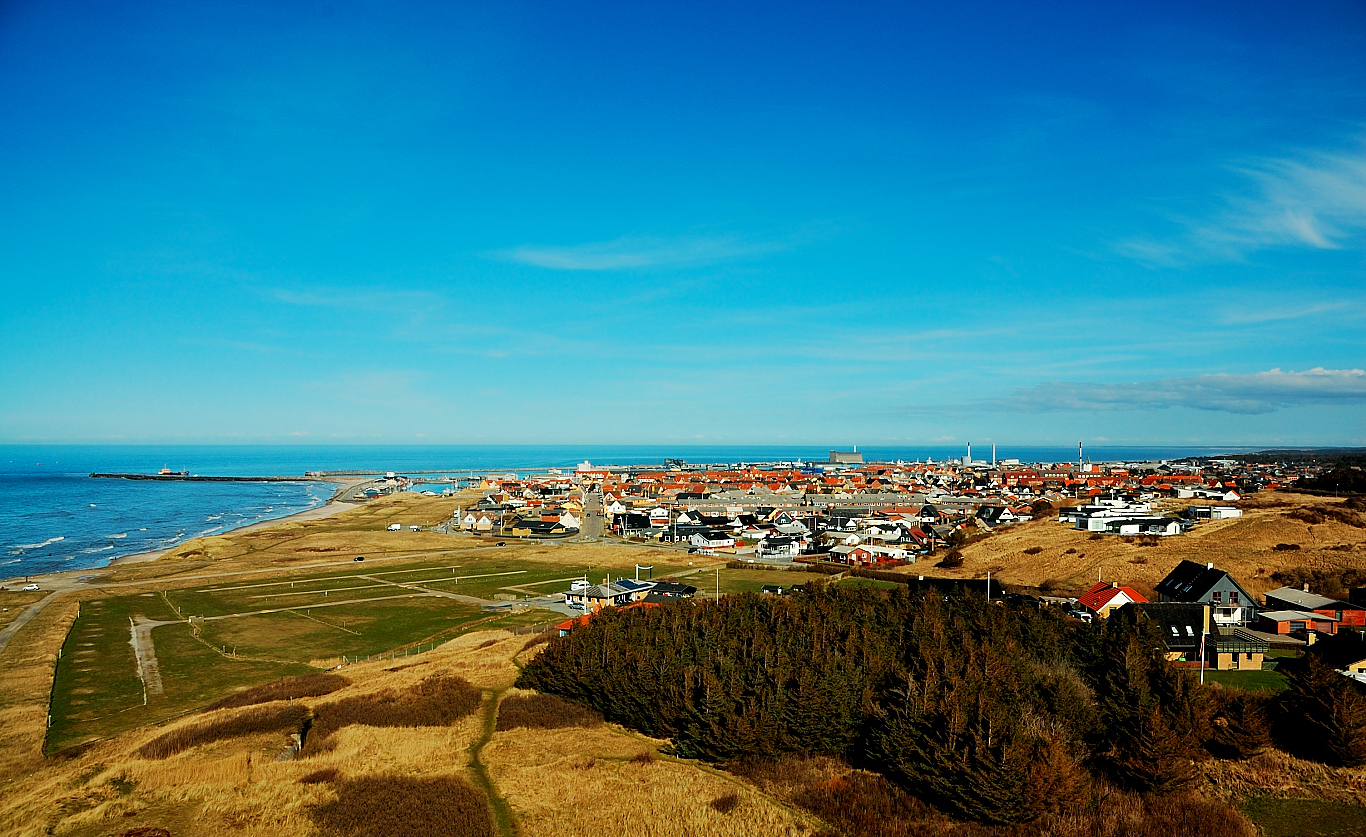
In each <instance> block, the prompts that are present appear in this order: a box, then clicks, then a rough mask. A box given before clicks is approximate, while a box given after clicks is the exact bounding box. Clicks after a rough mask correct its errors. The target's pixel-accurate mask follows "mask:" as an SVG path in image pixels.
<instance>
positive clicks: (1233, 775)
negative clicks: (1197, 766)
mask: <svg viewBox="0 0 1366 837" xmlns="http://www.w3.org/2000/svg"><path fill="white" fill-rule="evenodd" d="M1205 773H1206V776H1207V778H1208V779H1209V788H1210V792H1211V793H1212V794H1213V795H1215V796H1219V797H1221V798H1224V799H1235V798H1245V797H1251V796H1276V797H1289V798H1297V799H1326V800H1330V801H1333V802H1346V803H1351V804H1354V805H1366V767H1330V766H1328V765H1325V764H1319V763H1318V762H1312V761H1305V760H1304V759H1298V758H1295V757H1294V756H1292V755H1289V754H1287V753H1283V752H1281V751H1280V750H1267V751H1266V752H1264V753H1262V754H1260V755H1257V756H1253V757H1252V758H1250V759H1247V760H1246V761H1212V762H1209V763H1208V764H1207V765H1206V766H1205Z"/></svg>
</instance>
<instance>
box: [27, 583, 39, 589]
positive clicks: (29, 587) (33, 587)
mask: <svg viewBox="0 0 1366 837" xmlns="http://www.w3.org/2000/svg"><path fill="white" fill-rule="evenodd" d="M24 589H25V590H38V589H41V588H39V587H38V585H36V584H25V585H24Z"/></svg>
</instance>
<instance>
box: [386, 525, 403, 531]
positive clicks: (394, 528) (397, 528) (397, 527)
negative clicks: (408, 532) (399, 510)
mask: <svg viewBox="0 0 1366 837" xmlns="http://www.w3.org/2000/svg"><path fill="white" fill-rule="evenodd" d="M402 529H403V525H402V524H400V523H390V524H389V531H390V532H398V531H401V530H402Z"/></svg>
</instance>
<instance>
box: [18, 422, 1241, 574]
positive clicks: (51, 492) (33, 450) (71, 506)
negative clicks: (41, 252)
mask: <svg viewBox="0 0 1366 837" xmlns="http://www.w3.org/2000/svg"><path fill="white" fill-rule="evenodd" d="M1240 450H1246V449H1243V448H1236V447H1222V448H1212V447H1194V446H1192V447H1180V448H1176V447H1170V448H1165V447H1164V448H1155V447H1109V448H1100V447H1097V448H1093V449H1089V450H1088V454H1089V456H1090V457H1091V458H1093V459H1094V460H1095V461H1105V460H1153V459H1175V458H1180V457H1185V456H1199V455H1214V454H1218V453H1230V452H1238V451H1240ZM863 451H864V452H865V454H866V456H867V458H868V459H869V460H870V461H871V460H879V461H896V460H898V459H900V460H904V461H915V460H924V459H926V458H932V459H934V460H936V461H943V460H945V459H949V458H952V457H961V456H962V455H963V452H964V450H963V448H962V447H961V446H958V445H954V446H924V447H867V448H863ZM828 452H829V451H828V448H817V447H812V446H732V445H708V446H703V445H676V446H665V445H468V446H449V445H447V446H438V445H432V446H418V445H408V446H328V445H288V446H286V445H278V446H275V445H243V446H228V445H8V446H0V496H3V498H4V502H3V503H0V578H18V577H22V576H24V575H38V574H42V573H47V572H53V571H60V570H77V569H93V568H98V567H104V566H107V565H108V563H109V561H110V559H112V558H119V557H123V556H127V555H134V554H137V553H141V552H150V551H153V550H159V549H166V548H167V547H170V546H174V545H175V544H178V543H181V542H183V541H186V540H189V539H191V538H195V537H200V536H203V535H211V534H220V533H223V532H227V531H231V530H233V529H238V528H241V527H242V526H247V525H250V524H252V523H257V522H260V521H263V520H272V519H275V518H280V517H286V516H288V515H291V514H294V513H296V512H300V511H303V510H305V509H309V508H314V507H316V506H320V505H323V504H324V503H326V502H327V500H328V498H329V497H331V496H332V494H333V492H334V491H335V489H336V485H334V484H332V483H326V482H308V481H300V482H289V483H248V482H243V483H205V482H156V481H146V482H143V481H139V482H134V481H129V480H119V479H91V478H90V476H89V475H90V474H91V473H96V472H101V473H143V474H154V473H156V472H157V471H158V470H160V469H161V468H163V467H169V468H170V469H171V470H174V471H189V472H190V473H192V474H199V475H203V476H300V477H302V476H303V475H304V474H305V472H307V471H346V470H371V471H374V470H379V471H386V470H389V471H398V472H405V471H407V472H412V471H435V470H443V469H444V470H446V471H449V472H450V474H451V475H452V476H457V475H467V474H483V473H488V472H491V471H492V472H499V473H502V472H509V471H511V472H514V473H515V472H521V473H523V474H525V473H526V472H528V471H530V470H532V469H544V468H562V469H566V470H568V469H572V468H573V467H574V466H575V465H576V464H577V463H579V462H582V461H584V460H589V461H591V462H593V463H594V464H595V465H628V464H662V463H663V462H664V460H665V459H666V458H682V459H685V460H687V461H689V462H711V463H739V462H758V461H795V460H802V461H806V462H814V463H819V462H821V461H823V460H824V459H825V458H826V456H827V454H828ZM973 454H974V457H975V458H977V459H984V458H988V457H990V454H991V448H990V446H989V445H986V446H982V445H979V446H978V447H977V448H975V449H974V451H973ZM997 456H998V457H1000V458H1006V457H1014V458H1018V459H1021V460H1023V461H1026V462H1039V461H1049V462H1061V461H1073V460H1074V459H1075V457H1076V449H1075V448H1071V447H1012V448H1006V447H1004V446H1001V447H999V448H998V450H997Z"/></svg>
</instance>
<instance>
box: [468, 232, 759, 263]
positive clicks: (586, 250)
mask: <svg viewBox="0 0 1366 837" xmlns="http://www.w3.org/2000/svg"><path fill="white" fill-rule="evenodd" d="M781 249H783V245H781V244H778V243H774V242H756V241H747V240H744V239H741V238H738V237H730V236H726V237H700V238H651V237H642V238H635V237H631V238H618V239H616V240H614V241H601V242H593V243H589V244H574V245H570V246H563V247H561V246H554V245H539V244H523V245H521V246H519V247H513V248H511V249H508V250H499V251H497V252H495V253H494V254H493V255H494V256H495V257H497V258H501V259H506V260H508V261H514V262H520V263H522V264H529V265H535V266H536V267H544V268H549V269H550V270H633V269H641V268H652V267H686V266H690V265H698V264H709V263H712V262H719V261H726V260H729V259H736V258H744V257H748V256H757V255H761V254H763V253H771V252H773V251H775V250H781Z"/></svg>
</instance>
